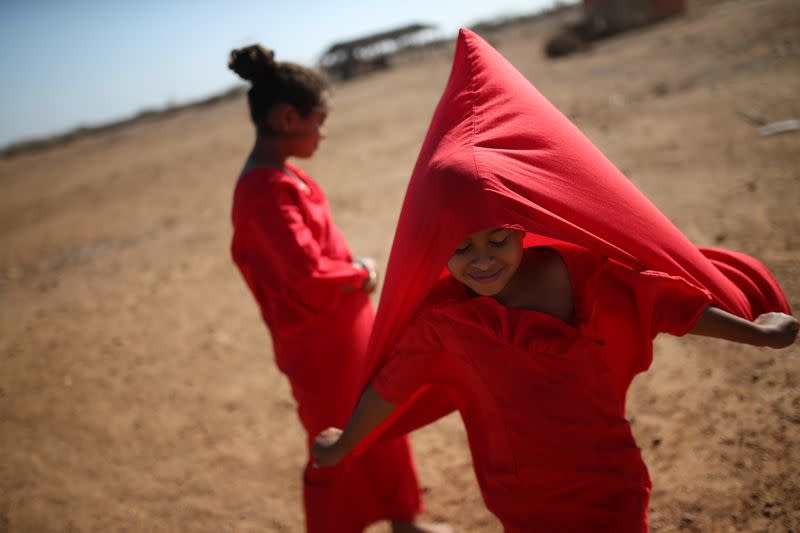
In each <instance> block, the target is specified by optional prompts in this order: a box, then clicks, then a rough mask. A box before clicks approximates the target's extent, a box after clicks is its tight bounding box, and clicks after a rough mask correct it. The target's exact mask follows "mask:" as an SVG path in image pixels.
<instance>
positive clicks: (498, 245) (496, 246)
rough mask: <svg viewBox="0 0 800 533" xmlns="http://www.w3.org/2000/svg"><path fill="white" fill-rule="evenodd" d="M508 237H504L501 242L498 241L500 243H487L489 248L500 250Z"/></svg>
mask: <svg viewBox="0 0 800 533" xmlns="http://www.w3.org/2000/svg"><path fill="white" fill-rule="evenodd" d="M510 236H511V235H506V236H505V238H504V239H503V240H500V241H489V246H493V247H495V248H502V247H503V246H505V244H506V243H507V242H508V238H509V237H510Z"/></svg>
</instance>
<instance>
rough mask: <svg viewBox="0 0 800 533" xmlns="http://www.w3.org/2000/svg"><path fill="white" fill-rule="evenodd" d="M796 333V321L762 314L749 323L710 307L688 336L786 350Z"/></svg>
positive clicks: (775, 315)
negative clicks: (713, 338)
mask: <svg viewBox="0 0 800 533" xmlns="http://www.w3.org/2000/svg"><path fill="white" fill-rule="evenodd" d="M798 329H800V323H798V321H797V319H795V318H794V317H793V316H789V315H786V314H783V313H765V314H763V315H760V316H758V317H757V318H756V319H755V320H753V321H752V322H751V321H749V320H745V319H744V318H739V317H738V316H736V315H732V314H730V313H728V312H726V311H723V310H722V309H720V308H718V307H714V306H713V305H710V306H708V307H706V309H705V310H704V311H703V312H702V313H701V314H700V318H698V320H697V323H696V324H695V326H694V328H693V329H692V330H691V331H690V332H689V333H691V334H692V335H702V336H704V337H716V338H718V339H725V340H729V341H733V342H740V343H743V344H752V345H753V346H768V347H770V348H786V347H787V346H791V345H792V343H794V341H795V339H796V338H797V331H798Z"/></svg>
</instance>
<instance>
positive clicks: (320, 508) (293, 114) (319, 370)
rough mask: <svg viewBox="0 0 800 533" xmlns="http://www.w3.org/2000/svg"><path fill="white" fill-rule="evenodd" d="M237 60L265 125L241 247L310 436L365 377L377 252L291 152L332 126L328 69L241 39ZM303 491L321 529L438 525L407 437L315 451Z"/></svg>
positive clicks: (305, 153)
mask: <svg viewBox="0 0 800 533" xmlns="http://www.w3.org/2000/svg"><path fill="white" fill-rule="evenodd" d="M229 67H230V68H231V69H232V70H233V71H234V72H236V73H237V74H238V75H239V76H241V77H242V78H243V79H245V80H247V81H249V82H251V83H252V87H251V88H250V90H249V92H248V103H249V107H250V116H251V119H252V121H253V123H254V124H255V126H256V140H255V144H254V146H253V149H252V152H251V153H250V156H249V158H248V159H247V162H246V163H245V166H244V169H243V170H242V173H241V175H240V177H239V180H238V182H237V184H236V190H235V193H234V198H233V209H232V219H233V227H234V234H233V240H232V243H231V252H232V255H233V259H234V261H235V263H236V265H237V266H238V267H239V270H240V272H241V274H242V276H243V277H244V279H245V281H246V283H247V285H248V287H249V288H250V290H251V292H252V293H253V296H254V297H255V299H256V301H257V303H258V305H259V307H260V309H261V314H262V317H263V319H264V321H265V322H266V324H267V326H268V327H269V331H270V333H271V335H272V340H273V347H274V352H275V361H276V363H277V365H278V367H279V368H280V370H281V371H282V372H283V373H284V374H285V375H286V376H287V377H288V379H289V382H290V384H291V387H292V393H293V395H294V398H295V400H296V401H297V410H298V414H299V417H300V421H301V423H302V424H303V427H304V428H305V430H306V433H307V435H308V445H309V447H310V445H311V442H312V439H313V436H314V435H316V434H317V433H319V432H320V431H321V430H323V429H325V428H326V427H329V426H335V425H342V424H344V423H345V422H346V421H347V417H348V416H349V414H350V412H351V411H352V409H353V406H354V405H355V402H356V400H357V398H358V395H359V393H360V392H361V390H362V389H363V385H364V383H365V381H366V379H367V376H368V374H367V371H368V369H367V367H366V359H365V355H366V347H367V340H368V338H369V334H370V330H371V327H372V322H373V318H374V314H373V309H372V305H371V303H370V300H369V293H370V292H372V291H373V290H374V289H375V284H376V273H375V263H374V261H372V260H371V259H369V258H363V259H355V260H354V259H353V258H352V256H351V254H350V251H349V250H348V247H347V244H346V243H345V240H344V237H343V236H342V234H341V233H340V232H339V230H338V228H336V226H335V225H334V224H333V221H332V220H331V214H330V210H329V207H328V203H327V201H326V199H325V195H324V194H323V192H322V190H321V189H320V188H319V186H318V185H317V184H316V183H315V182H314V181H313V180H312V179H311V178H310V177H309V176H308V175H306V174H305V173H303V171H301V170H300V169H299V168H298V167H296V166H295V165H293V164H291V163H289V162H287V158H289V157H292V156H294V157H300V158H308V157H311V155H312V154H313V153H314V151H315V150H316V148H317V145H318V144H319V142H320V141H321V140H322V139H324V137H325V129H324V122H325V118H326V116H327V114H328V93H327V90H326V83H325V81H324V79H323V78H322V77H321V76H320V75H319V74H318V73H317V72H315V71H313V70H310V69H307V68H304V67H302V66H299V65H296V64H292V63H278V62H276V61H274V59H273V53H272V52H271V51H268V50H265V49H264V48H262V47H260V46H257V45H253V46H249V47H247V48H242V49H239V50H233V51H232V52H231V56H230V62H229ZM303 496H304V506H305V515H306V529H307V531H309V532H312V533H313V532H333V533H350V532H353V533H355V532H360V531H363V530H364V528H366V527H367V526H368V525H369V524H370V523H372V522H375V521H378V520H384V519H386V520H391V521H392V528H393V531H395V532H404V531H407V532H413V531H434V530H435V529H434V528H433V527H431V526H421V525H418V524H417V523H416V522H415V520H414V517H415V516H416V515H417V514H418V513H419V512H420V511H421V501H420V489H419V487H418V484H417V478H416V473H415V469H414V465H413V462H412V458H411V455H410V449H409V445H408V442H407V440H406V438H405V437H400V438H395V439H390V440H387V441H385V442H382V443H380V444H379V445H378V446H375V447H374V449H371V450H370V451H369V452H367V453H365V454H363V455H361V456H359V457H354V458H353V459H352V460H347V461H344V462H342V464H341V465H339V466H337V467H336V468H333V469H330V470H329V469H325V470H321V469H315V468H311V464H310V462H309V463H308V465H307V467H306V469H305V472H304V478H303Z"/></svg>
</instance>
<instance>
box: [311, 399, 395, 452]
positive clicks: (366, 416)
mask: <svg viewBox="0 0 800 533" xmlns="http://www.w3.org/2000/svg"><path fill="white" fill-rule="evenodd" d="M394 408H395V405H394V404H391V403H389V402H387V401H386V400H384V399H383V398H382V397H381V395H380V394H378V391H376V390H375V389H374V388H373V387H372V385H367V388H366V389H364V393H363V394H362V395H361V399H360V400H359V401H358V405H357V406H356V409H355V411H353V415H352V416H351V417H350V421H349V422H347V426H346V427H345V428H344V431H342V430H340V429H337V428H328V429H326V430H325V431H323V432H322V433H320V434H319V435H317V438H316V440H315V441H314V446H312V448H311V455H313V456H314V459H315V462H314V464H315V465H316V466H333V465H335V464H337V463H339V462H340V461H341V460H342V459H344V458H345V457H346V456H347V454H348V453H350V452H351V451H352V450H353V448H354V447H355V446H356V444H358V443H359V442H360V441H361V440H362V439H363V438H364V437H366V436H367V435H368V434H369V432H370V431H372V430H373V429H375V427H377V426H378V424H380V423H381V422H383V421H384V420H386V418H387V417H388V416H389V415H390V414H392V411H394Z"/></svg>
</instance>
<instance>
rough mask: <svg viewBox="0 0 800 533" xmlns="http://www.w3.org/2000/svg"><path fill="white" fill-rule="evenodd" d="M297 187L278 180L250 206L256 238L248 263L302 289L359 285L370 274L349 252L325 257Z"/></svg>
mask: <svg viewBox="0 0 800 533" xmlns="http://www.w3.org/2000/svg"><path fill="white" fill-rule="evenodd" d="M297 194H298V192H297V191H296V190H295V189H293V188H292V187H290V186H289V185H287V184H284V183H277V184H276V185H275V186H274V187H273V189H272V191H271V194H269V195H259V196H258V197H257V198H254V199H253V200H252V201H251V202H250V203H249V205H248V207H247V215H246V221H245V224H246V226H245V231H246V232H247V234H248V238H249V240H250V241H251V243H252V246H251V248H250V249H251V254H253V255H254V256H251V257H250V258H249V263H250V265H251V268H253V269H254V270H255V272H254V274H255V278H256V279H262V280H270V283H274V284H280V285H282V286H284V287H287V288H292V289H295V290H297V291H299V292H300V293H302V292H304V291H313V290H315V289H323V288H325V287H326V286H330V285H331V284H333V285H335V286H339V285H347V286H349V287H351V288H353V289H358V288H360V287H361V286H362V284H363V283H364V280H365V279H366V278H367V277H368V276H369V273H368V272H367V271H366V269H363V268H360V267H357V266H355V265H353V264H352V262H351V260H350V258H347V259H338V258H330V257H326V256H325V255H324V254H323V253H322V251H321V250H320V246H319V243H318V242H317V240H316V239H315V238H314V236H313V234H312V233H311V230H310V229H309V228H308V226H307V225H306V223H305V221H304V220H303V215H302V212H301V211H300V208H299V207H298V198H297Z"/></svg>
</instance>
